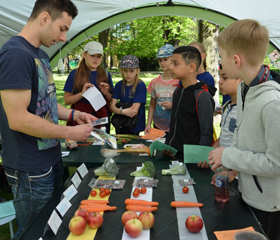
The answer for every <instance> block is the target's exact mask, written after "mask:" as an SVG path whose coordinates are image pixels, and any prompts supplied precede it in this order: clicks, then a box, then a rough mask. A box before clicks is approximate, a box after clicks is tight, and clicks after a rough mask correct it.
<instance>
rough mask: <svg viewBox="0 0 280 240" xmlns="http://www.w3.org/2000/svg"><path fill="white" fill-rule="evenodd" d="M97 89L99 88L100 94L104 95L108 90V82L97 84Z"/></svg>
mask: <svg viewBox="0 0 280 240" xmlns="http://www.w3.org/2000/svg"><path fill="white" fill-rule="evenodd" d="M99 89H100V91H101V92H102V94H103V95H104V96H106V95H107V94H108V92H109V84H108V83H105V82H101V83H100V84H99Z"/></svg>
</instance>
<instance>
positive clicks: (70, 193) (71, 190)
mask: <svg viewBox="0 0 280 240" xmlns="http://www.w3.org/2000/svg"><path fill="white" fill-rule="evenodd" d="M77 193H78V191H77V189H76V188H75V187H74V185H73V184H71V186H70V187H69V188H67V189H66V190H65V191H64V192H63V195H64V197H66V198H67V199H68V200H69V201H70V200H71V199H72V197H74V196H75V195H76V194H77Z"/></svg>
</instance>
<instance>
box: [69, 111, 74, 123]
mask: <svg viewBox="0 0 280 240" xmlns="http://www.w3.org/2000/svg"><path fill="white" fill-rule="evenodd" d="M74 112H75V109H73V110H72V111H71V113H70V115H69V121H70V122H73V121H74Z"/></svg>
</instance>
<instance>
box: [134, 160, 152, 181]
mask: <svg viewBox="0 0 280 240" xmlns="http://www.w3.org/2000/svg"><path fill="white" fill-rule="evenodd" d="M143 165H144V166H143V167H142V168H141V169H140V170H137V171H134V172H132V173H130V176H133V177H150V178H154V176H155V175H156V169H155V166H154V164H153V162H151V161H147V162H144V163H143Z"/></svg>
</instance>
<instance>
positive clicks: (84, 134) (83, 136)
mask: <svg viewBox="0 0 280 240" xmlns="http://www.w3.org/2000/svg"><path fill="white" fill-rule="evenodd" d="M92 130H93V127H92V126H91V125H90V124H82V125H77V126H74V127H71V130H70V134H71V136H70V139H72V140H74V141H85V140H87V138H88V137H89V136H90V133H91V131H92Z"/></svg>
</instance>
